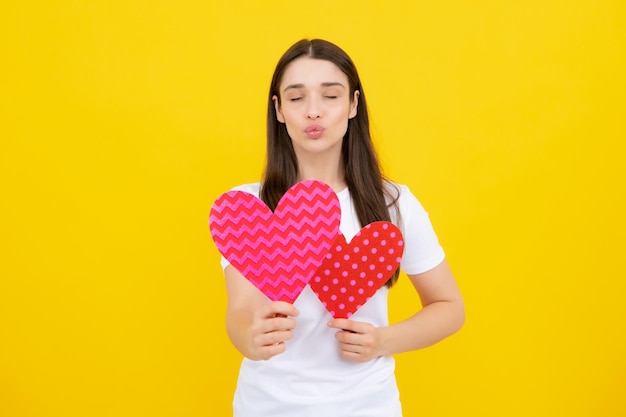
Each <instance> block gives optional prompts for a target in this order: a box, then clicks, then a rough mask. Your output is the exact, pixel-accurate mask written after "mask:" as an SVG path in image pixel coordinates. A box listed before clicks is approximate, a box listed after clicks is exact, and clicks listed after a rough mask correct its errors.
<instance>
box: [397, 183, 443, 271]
mask: <svg viewBox="0 0 626 417" xmlns="http://www.w3.org/2000/svg"><path fill="white" fill-rule="evenodd" d="M399 189H400V196H399V198H398V204H399V209H400V216H401V223H400V224H401V227H402V228H401V230H402V234H403V236H404V243H405V245H404V255H403V256H402V262H401V263H400V268H401V269H402V271H404V272H405V273H406V274H408V275H414V274H421V273H423V272H426V271H428V270H430V269H433V268H434V267H436V266H437V265H439V264H440V263H441V262H442V261H443V260H444V258H445V253H444V251H443V248H442V247H441V245H440V244H439V239H438V238H437V235H436V234H435V231H434V229H433V226H432V224H431V222H430V218H429V216H428V213H427V212H426V210H424V207H423V206H422V204H421V203H420V202H419V201H418V200H417V198H416V197H415V196H414V195H413V193H412V192H411V191H410V190H409V188H408V187H407V186H405V185H399Z"/></svg>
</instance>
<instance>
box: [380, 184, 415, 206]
mask: <svg viewBox="0 0 626 417" xmlns="http://www.w3.org/2000/svg"><path fill="white" fill-rule="evenodd" d="M384 187H385V197H386V198H387V202H388V204H396V205H397V206H398V207H399V208H400V209H401V210H402V209H406V208H407V207H418V208H419V209H421V210H423V207H422V204H421V203H420V202H419V200H418V199H417V197H416V196H415V194H413V192H412V191H411V189H410V188H409V187H408V185H405V184H398V183H395V182H392V181H385V183H384Z"/></svg>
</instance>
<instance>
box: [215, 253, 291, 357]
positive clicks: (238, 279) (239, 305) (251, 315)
mask: <svg viewBox="0 0 626 417" xmlns="http://www.w3.org/2000/svg"><path fill="white" fill-rule="evenodd" d="M224 275H225V278H226V293H227V295H228V307H227V310H226V331H227V332H228V337H229V338H230V341H231V342H232V343H233V345H234V346H235V347H236V348H237V350H239V352H241V353H242V354H243V355H244V356H245V357H246V358H248V359H252V360H267V359H270V358H271V357H273V356H276V355H278V354H281V353H283V352H284V351H285V341H286V340H289V339H291V336H292V333H293V329H294V328H295V327H296V321H295V319H294V317H296V316H297V315H298V314H299V312H298V310H297V309H296V308H295V307H294V306H293V304H290V303H287V302H284V301H271V302H268V300H267V297H266V296H265V295H263V293H261V291H259V290H258V289H257V288H256V287H255V286H254V285H252V284H251V283H250V281H248V280H247V279H246V278H245V277H244V276H243V275H241V274H240V273H239V271H237V270H236V269H235V268H234V267H233V266H232V265H229V266H227V267H226V269H225V270H224Z"/></svg>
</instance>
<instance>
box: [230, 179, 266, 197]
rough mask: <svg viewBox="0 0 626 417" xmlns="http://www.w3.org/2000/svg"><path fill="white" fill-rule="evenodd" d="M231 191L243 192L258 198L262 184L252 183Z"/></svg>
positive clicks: (238, 186)
mask: <svg viewBox="0 0 626 417" xmlns="http://www.w3.org/2000/svg"><path fill="white" fill-rule="evenodd" d="M230 191H243V192H246V193H249V194H252V195H254V196H255V197H258V196H259V193H260V192H261V183H260V182H251V183H248V184H241V185H237V186H236V187H233V188H231V189H230Z"/></svg>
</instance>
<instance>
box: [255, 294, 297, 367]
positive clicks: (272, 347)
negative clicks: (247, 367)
mask: <svg viewBox="0 0 626 417" xmlns="http://www.w3.org/2000/svg"><path fill="white" fill-rule="evenodd" d="M298 314H299V313H298V310H297V309H296V308H295V307H294V306H293V305H292V304H289V303H286V302H284V301H273V302H271V303H268V304H266V305H264V306H263V307H261V308H260V309H258V310H257V311H256V312H255V313H254V314H253V316H252V322H251V324H250V333H249V345H248V348H249V353H248V355H247V356H248V357H249V358H250V359H258V360H267V359H270V358H271V357H273V356H276V355H278V354H281V353H283V352H284V351H285V341H286V340H289V339H291V337H292V331H293V329H294V328H295V327H296V321H295V320H294V319H293V318H292V317H295V316H297V315H298Z"/></svg>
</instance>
